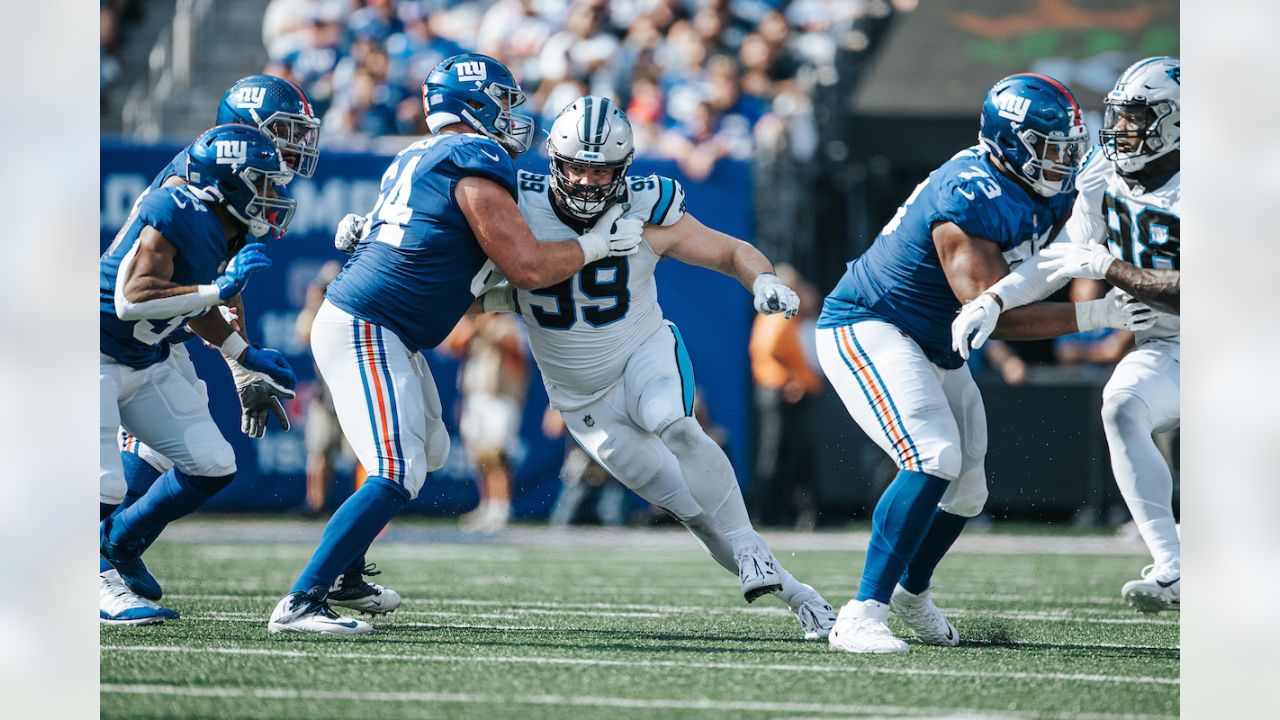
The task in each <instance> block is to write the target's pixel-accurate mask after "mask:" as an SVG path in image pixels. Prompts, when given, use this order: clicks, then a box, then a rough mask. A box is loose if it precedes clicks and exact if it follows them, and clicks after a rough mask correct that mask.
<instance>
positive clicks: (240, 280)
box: [213, 243, 271, 302]
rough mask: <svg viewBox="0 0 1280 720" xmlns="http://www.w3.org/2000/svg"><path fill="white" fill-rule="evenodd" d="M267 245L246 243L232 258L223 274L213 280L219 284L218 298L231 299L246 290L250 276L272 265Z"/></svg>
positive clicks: (215, 283)
mask: <svg viewBox="0 0 1280 720" xmlns="http://www.w3.org/2000/svg"><path fill="white" fill-rule="evenodd" d="M266 249H267V246H266V245H264V244H262V243H252V244H249V245H245V246H244V248H242V249H241V250H240V252H238V253H236V256H235V257H233V258H231V262H230V263H228V264H227V269H226V271H225V272H223V273H222V276H221V277H219V278H218V279H217V280H214V281H213V284H214V285H217V286H218V299H219V300H222V301H224V302H225V301H227V300H230V299H231V298H233V297H235V296H237V295H239V294H240V293H241V291H243V290H244V286H245V285H247V284H248V283H249V276H250V275H252V274H254V273H256V272H258V271H259V270H266V269H267V268H269V267H271V258H269V257H267V254H266V252H265V251H266Z"/></svg>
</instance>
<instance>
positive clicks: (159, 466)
mask: <svg viewBox="0 0 1280 720" xmlns="http://www.w3.org/2000/svg"><path fill="white" fill-rule="evenodd" d="M216 124H218V125H224V124H241V125H249V126H252V127H257V128H259V129H260V130H262V131H263V132H265V133H266V134H267V135H269V136H270V137H271V138H272V139H273V140H274V141H275V143H276V146H277V147H279V148H280V150H281V154H282V156H283V158H284V160H285V163H286V164H287V165H288V166H289V169H290V170H291V171H292V172H291V173H289V174H286V175H283V176H281V177H280V178H279V180H280V181H281V182H288V181H289V180H291V179H292V178H293V175H295V174H296V175H302V176H303V177H311V176H312V175H313V174H314V172H315V166H316V161H317V160H318V158H319V152H318V149H317V142H318V140H319V128H320V120H319V119H318V118H317V117H316V116H315V114H314V112H313V111H312V108H311V104H310V102H309V101H308V100H307V98H306V95H305V94H303V92H302V91H301V90H300V89H298V87H297V86H296V85H294V84H293V83H291V82H289V81H287V80H284V79H283V78H278V77H274V76H271V75H251V76H248V77H245V78H241V79H240V80H238V81H236V82H235V83H234V84H233V85H231V87H230V88H228V89H227V91H226V93H224V94H223V96H222V100H221V101H220V102H219V104H218V110H217V113H216ZM188 150H189V148H183V149H182V150H180V151H179V152H178V153H177V154H176V155H175V156H174V158H173V160H171V161H170V162H169V164H168V165H166V166H165V167H164V168H163V169H162V170H161V171H160V173H159V174H157V175H156V177H155V178H154V179H153V180H152V181H151V184H150V185H149V186H148V187H147V189H146V190H144V191H143V193H142V195H140V196H139V197H138V199H137V200H136V201H135V203H134V209H133V211H132V212H131V215H130V221H131V220H132V217H133V215H135V214H136V213H137V209H138V207H139V206H140V205H141V204H142V201H143V199H144V198H145V197H146V196H147V194H148V193H151V192H153V191H156V190H159V189H161V188H164V187H173V186H177V185H183V184H186V183H187V155H188ZM275 192H276V194H277V195H278V196H281V197H285V196H287V193H286V190H285V188H284V186H278V187H276V188H275ZM128 225H129V221H126V223H125V227H126V228H127V227H128ZM219 307H220V309H222V310H224V311H226V312H225V314H226V315H227V316H228V317H234V318H236V320H235V321H233V322H232V327H233V328H236V330H237V332H239V333H240V334H241V336H242V337H244V338H245V340H246V341H247V340H248V333H247V332H246V326H245V323H244V307H243V303H242V301H241V298H240V296H238V295H237V296H236V297H233V298H231V299H229V300H227V301H226V303H225V304H223V305H221V306H219ZM191 337H192V335H191V333H189V332H187V331H186V330H185V329H184V328H179V329H178V330H176V331H174V332H173V334H171V335H170V336H169V338H168V339H167V340H166V342H168V343H169V346H170V353H169V357H168V359H167V361H166V362H168V363H170V364H171V365H174V366H175V368H176V369H177V370H178V371H179V372H180V373H182V374H183V375H184V376H185V377H186V378H187V379H188V380H190V381H191V382H192V383H193V385H194V386H195V387H196V388H197V390H199V391H200V393H201V396H202V397H205V398H207V394H206V391H205V384H204V381H203V380H200V379H199V378H198V377H197V376H196V372H195V367H194V366H193V365H192V364H191V361H190V357H189V356H188V354H187V350H186V347H185V343H186V342H187V341H188V340H190V339H191ZM227 364H228V366H230V368H231V371H232V374H233V377H234V379H235V384H236V389H237V392H238V394H239V395H240V402H241V411H242V417H241V429H242V430H243V431H244V432H245V433H246V434H247V435H250V436H251V437H258V438H260V437H262V436H263V434H264V433H265V431H266V427H267V424H268V421H269V419H270V418H272V417H274V418H276V420H277V422H278V423H279V424H280V426H281V427H282V428H284V429H285V430H288V427H289V425H288V417H287V415H285V412H284V408H283V406H282V405H281V403H280V400H281V399H289V398H291V397H292V396H293V392H292V391H291V390H288V389H287V388H283V387H280V386H278V385H275V384H274V383H269V382H266V379H265V378H264V377H263V376H262V375H261V374H260V373H253V372H250V371H248V370H245V369H244V368H243V367H241V366H240V365H239V363H237V362H235V361H234V360H233V359H230V358H228V360H227ZM119 444H120V450H121V453H122V455H121V461H122V464H123V468H124V477H125V480H126V483H127V488H128V490H127V493H126V495H125V499H124V502H122V503H121V504H120V505H118V506H116V508H115V512H116V513H119V512H122V511H123V510H124V509H125V508H127V507H128V506H129V505H131V504H132V503H133V502H134V501H135V500H137V499H138V498H139V497H141V496H142V495H143V494H144V493H146V491H147V490H148V489H149V488H150V487H151V486H152V484H154V483H155V481H156V479H157V478H158V477H159V476H160V474H161V473H163V472H165V471H166V470H168V469H170V468H172V467H173V462H172V461H171V460H170V459H169V458H167V457H165V456H164V455H163V454H161V453H159V452H156V451H155V449H154V448H151V447H149V446H147V445H146V444H145V443H141V442H139V441H138V439H137V438H136V437H134V436H132V435H130V434H129V433H128V432H127V431H126V430H124V429H121V431H120V442H119ZM151 540H154V538H151ZM147 544H150V541H149V542H148V543H147ZM99 574H100V576H101V577H100V578H99V589H100V597H101V600H102V603H101V607H100V608H99V618H100V619H101V620H102V622H104V623H114V622H120V621H121V617H122V616H124V615H127V616H128V617H129V618H130V621H131V622H135V623H136V622H139V621H150V622H155V621H159V620H163V619H164V618H163V617H161V616H160V615H159V614H158V613H156V612H155V611H154V604H153V603H150V601H148V600H146V599H145V598H141V597H138V596H136V595H134V594H133V593H130V592H129V591H128V589H127V588H126V587H125V586H124V584H123V583H122V582H121V581H120V579H119V575H118V574H117V573H116V572H115V570H114V569H113V568H112V567H111V564H110V563H108V562H107V561H106V560H105V559H101V560H100V568H99ZM356 576H357V578H358V576H359V573H358V572H357V573H356ZM348 580H349V581H348V583H347V584H348V585H350V586H352V587H355V586H356V585H357V584H361V585H364V586H365V587H364V593H363V594H364V595H371V594H374V593H375V592H376V590H375V587H374V586H370V585H368V584H367V583H354V582H351V581H350V579H348ZM349 592H353V591H351V590H349ZM108 607H110V608H112V609H114V611H112V610H109V609H108Z"/></svg>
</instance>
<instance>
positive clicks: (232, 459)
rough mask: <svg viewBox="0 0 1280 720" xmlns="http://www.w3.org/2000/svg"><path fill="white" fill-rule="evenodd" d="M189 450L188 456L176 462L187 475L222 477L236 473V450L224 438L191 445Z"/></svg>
mask: <svg viewBox="0 0 1280 720" xmlns="http://www.w3.org/2000/svg"><path fill="white" fill-rule="evenodd" d="M190 450H191V456H190V457H189V458H187V459H186V460H185V461H184V462H180V463H176V465H177V467H178V469H179V470H181V471H182V472H184V473H186V474H187V475H196V476H201V477H222V476H225V475H235V474H236V451H235V450H233V449H231V444H230V443H228V442H227V441H226V440H223V439H222V438H218V442H217V443H209V444H207V445H206V446H205V447H192V448H191V449H190Z"/></svg>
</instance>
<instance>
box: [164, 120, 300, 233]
mask: <svg viewBox="0 0 1280 720" xmlns="http://www.w3.org/2000/svg"><path fill="white" fill-rule="evenodd" d="M290 174H292V171H291V170H289V166H288V165H287V164H285V161H284V158H283V157H282V156H281V150H280V149H279V148H278V147H277V146H276V141H275V140H274V139H273V138H272V137H271V136H270V135H268V134H266V133H265V132H263V131H261V130H259V129H258V128H255V127H251V126H249V125H219V126H217V127H215V128H213V129H211V130H206V131H205V132H204V134H203V135H201V136H200V137H198V138H196V141H195V142H193V143H191V145H189V146H188V147H187V182H188V183H189V184H190V186H191V188H192V189H193V190H194V191H195V192H196V194H197V195H198V196H200V197H201V198H202V199H204V200H206V201H208V202H214V203H218V204H219V205H221V206H223V207H225V208H226V209H227V212H229V213H231V215H232V216H233V217H235V218H236V219H237V220H239V221H240V222H242V223H244V224H245V226H246V227H248V229H249V234H250V235H252V236H254V237H262V236H263V235H266V234H267V233H268V232H271V231H274V232H275V233H276V236H277V237H279V236H280V235H283V234H284V231H285V229H286V228H287V227H288V226H289V220H290V219H292V218H293V209H294V207H295V206H296V205H297V201H296V200H294V199H293V198H289V197H281V196H279V195H277V192H278V189H279V188H278V187H277V186H278V185H280V184H282V183H281V181H282V180H283V179H284V178H285V176H287V175H290Z"/></svg>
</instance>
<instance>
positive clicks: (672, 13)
mask: <svg viewBox="0 0 1280 720" xmlns="http://www.w3.org/2000/svg"><path fill="white" fill-rule="evenodd" d="M891 5H892V6H893V7H894V8H896V9H904V8H905V9H910V8H911V7H913V6H914V2H904V1H903V0H897V1H896V2H893V3H890V2H888V0H797V1H794V2H788V1H787V0H613V1H612V2H607V1H606V0H478V1H477V0H472V1H459V0H408V1H400V2H394V1H393V0H270V2H269V4H268V6H267V11H266V16H265V18H264V21H263V42H264V44H265V46H266V48H267V52H268V55H269V58H270V63H269V66H268V68H267V71H268V72H271V73H274V74H278V75H282V76H284V77H287V78H290V79H292V80H294V81H295V82H297V83H298V84H299V85H301V86H302V87H303V89H304V90H305V91H306V92H307V94H308V96H310V97H311V99H312V100H313V102H314V103H315V105H316V107H317V108H318V110H319V112H320V114H321V115H322V118H323V121H324V133H323V136H322V137H323V142H324V143H327V144H328V145H329V146H331V147H345V148H352V149H359V148H366V147H372V146H374V145H375V144H376V139H377V138H379V137H382V136H386V135H421V134H425V133H426V127H425V122H424V120H423V117H422V107H421V94H420V93H421V85H422V81H423V79H424V78H425V77H426V75H427V73H428V72H429V71H430V70H431V68H433V67H434V66H435V65H436V64H437V63H438V62H440V61H441V60H443V59H444V58H446V57H449V56H450V55H453V54H455V53H458V52H463V51H475V52H481V53H485V54H487V55H492V56H493V57H496V58H498V59H499V60H501V61H502V62H504V63H505V64H506V65H507V66H508V67H510V68H511V69H512V71H513V72H514V73H515V75H516V77H517V79H518V80H519V81H520V83H521V85H522V87H523V89H524V90H525V92H526V93H527V94H528V96H529V102H528V103H527V104H526V105H525V107H524V108H522V111H523V112H526V113H528V114H530V115H532V116H534V117H535V118H537V119H538V120H539V125H540V127H542V128H545V127H547V126H548V125H549V124H550V121H551V119H553V118H554V117H555V115H556V114H557V113H558V112H559V110H560V109H561V108H563V107H564V106H566V105H568V104H569V103H570V102H572V101H573V100H574V99H575V98H577V97H579V96H581V95H584V94H588V93H590V94H596V95H605V96H608V97H611V98H613V99H615V100H616V101H618V102H620V103H621V104H622V105H623V106H624V107H626V109H627V114H628V116H629V117H630V119H631V122H632V123H633V126H634V128H635V131H636V150H637V154H640V155H648V156H657V157H671V158H676V159H678V160H679V161H680V162H681V165H682V169H683V170H684V171H685V172H686V174H688V175H689V176H690V177H691V178H694V179H698V178H702V177H705V176H706V175H708V174H709V173H710V171H711V169H712V168H713V167H714V165H715V163H716V161H717V160H718V159H720V158H723V157H734V158H739V159H747V158H749V157H750V156H751V154H752V151H753V148H754V146H755V140H756V137H757V136H758V135H768V134H773V135H777V134H778V133H781V132H786V133H791V134H792V135H795V136H797V137H796V139H795V140H794V142H793V144H797V143H798V144H799V145H800V146H806V144H807V146H808V147H812V146H813V144H814V139H813V136H814V134H815V133H814V130H813V128H812V125H813V120H812V107H811V102H810V97H811V90H812V88H813V86H814V84H815V83H817V82H828V83H829V82H831V81H832V80H831V77H832V76H833V75H834V73H835V60H836V55H837V52H838V50H839V49H840V48H841V47H848V48H850V49H854V50H856V49H859V45H860V44H861V45H865V43H866V41H867V39H866V37H865V35H860V31H859V23H860V21H861V20H863V19H864V18H866V17H867V16H868V15H871V14H876V13H879V14H881V15H883V14H885V13H888V12H890V8H891ZM900 6H901V7H900Z"/></svg>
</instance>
